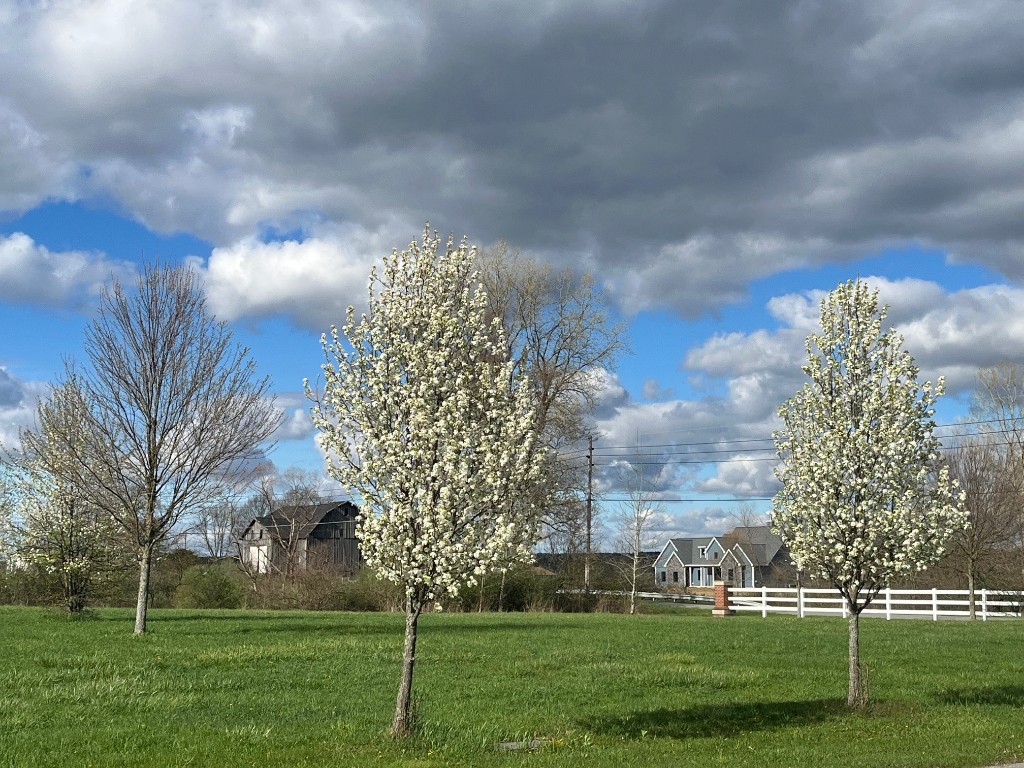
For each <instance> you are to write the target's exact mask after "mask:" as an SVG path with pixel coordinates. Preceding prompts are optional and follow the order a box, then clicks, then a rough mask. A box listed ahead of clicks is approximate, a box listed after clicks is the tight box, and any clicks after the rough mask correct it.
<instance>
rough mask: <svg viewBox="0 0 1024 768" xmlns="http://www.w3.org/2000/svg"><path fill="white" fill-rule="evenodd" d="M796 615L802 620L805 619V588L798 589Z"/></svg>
mask: <svg viewBox="0 0 1024 768" xmlns="http://www.w3.org/2000/svg"><path fill="white" fill-rule="evenodd" d="M796 615H797V616H799V617H800V618H801V619H802V618H803V617H804V588H803V587H797V588H796Z"/></svg>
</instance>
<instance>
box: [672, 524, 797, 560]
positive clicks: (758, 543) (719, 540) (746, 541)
mask: <svg viewBox="0 0 1024 768" xmlns="http://www.w3.org/2000/svg"><path fill="white" fill-rule="evenodd" d="M714 544H717V545H718V546H719V547H720V548H721V550H722V551H721V552H719V551H718V549H717V548H716V549H715V552H716V553H717V555H718V557H713V558H712V557H704V558H702V557H700V556H699V555H700V549H701V547H705V548H708V549H710V548H712V546H713V545H714ZM736 545H739V547H740V549H742V550H743V552H744V554H746V556H747V557H748V558H749V559H750V560H751V561H752V564H753V565H754V566H765V565H769V564H770V563H771V562H772V560H774V559H775V556H776V555H777V554H778V553H779V550H781V549H782V547H783V542H782V539H781V538H780V537H779V536H777V535H776V534H774V533H772V530H771V528H769V527H768V526H767V525H750V526H737V527H736V528H733V530H732V531H730V532H729V533H727V534H725V535H724V536H701V537H697V538H689V539H669V541H668V543H667V544H666V545H665V547H664V548H663V549H662V554H665V551H666V550H667V549H669V548H670V547H671V548H672V549H674V550H675V552H676V554H677V555H678V557H679V559H680V560H682V562H683V563H684V564H685V565H703V564H706V563H710V564H715V565H717V564H718V563H719V562H720V561H721V559H722V556H723V555H724V554H725V552H726V551H727V550H730V549H732V548H733V547H735V546H736ZM709 554H710V553H709ZM660 559H661V557H660V556H659V560H660Z"/></svg>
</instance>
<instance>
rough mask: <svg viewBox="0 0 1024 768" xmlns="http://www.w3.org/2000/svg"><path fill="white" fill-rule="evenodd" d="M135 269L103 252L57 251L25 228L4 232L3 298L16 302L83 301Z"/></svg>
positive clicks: (0, 251) (0, 241)
mask: <svg viewBox="0 0 1024 768" xmlns="http://www.w3.org/2000/svg"><path fill="white" fill-rule="evenodd" d="M134 271H135V268H134V266H133V265H131V264H130V263H127V262H119V261H111V260H110V259H107V258H106V256H104V255H103V254H102V253H96V252H89V251H61V252H54V251H51V250H49V249H48V248H46V247H45V246H43V245H40V244H39V243H36V242H35V241H34V240H33V239H32V238H31V237H29V236H28V235H26V234H24V233H22V232H15V233H14V234H12V235H8V236H3V235H0V300H4V301H8V302H10V303H12V304H46V305H50V306H60V305H63V304H72V305H81V304H82V303H84V302H86V301H88V300H90V299H93V298H95V297H97V296H98V295H99V294H100V293H101V292H102V290H103V287H104V285H105V284H106V283H107V282H108V281H109V280H110V278H111V277H117V278H118V279H121V280H124V279H126V278H130V277H131V276H132V275H133V274H134Z"/></svg>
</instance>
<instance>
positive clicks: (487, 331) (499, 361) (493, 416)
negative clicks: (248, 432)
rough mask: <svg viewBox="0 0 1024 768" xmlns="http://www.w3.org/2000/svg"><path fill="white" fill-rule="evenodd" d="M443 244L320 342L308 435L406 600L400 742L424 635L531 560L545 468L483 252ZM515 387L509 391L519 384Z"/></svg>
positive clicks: (375, 563) (388, 264) (431, 238)
mask: <svg viewBox="0 0 1024 768" xmlns="http://www.w3.org/2000/svg"><path fill="white" fill-rule="evenodd" d="M441 245H442V243H441V240H440V238H439V237H438V235H437V233H436V232H435V233H431V232H430V231H429V229H427V230H425V231H424V233H423V237H422V239H421V240H420V242H415V241H414V242H413V243H411V244H410V246H409V248H408V250H405V251H402V252H398V251H394V252H392V254H391V255H390V257H388V258H386V259H385V260H384V264H383V268H382V270H381V271H380V272H379V273H378V272H377V270H376V269H375V270H374V271H373V273H372V274H371V277H370V296H369V314H367V315H364V316H363V317H362V318H361V319H360V320H359V321H357V320H356V318H355V313H354V310H353V309H351V308H350V309H349V312H348V319H347V322H346V324H345V326H344V327H343V328H342V329H341V330H340V331H339V330H338V329H337V328H332V329H331V332H330V335H329V336H327V335H325V336H324V338H323V339H322V344H323V348H324V355H325V357H326V362H325V364H324V365H323V375H324V379H325V381H324V390H323V392H322V393H320V394H317V393H314V392H313V391H312V390H311V389H310V387H309V384H308V382H307V384H306V387H307V392H308V394H309V396H310V397H311V398H313V399H314V402H315V405H314V407H313V421H314V423H315V424H316V426H317V427H318V428H319V429H320V430H321V437H322V440H323V444H324V445H325V446H326V447H327V448H328V449H330V453H329V471H330V472H331V474H332V475H333V476H334V477H335V478H337V479H338V480H339V481H340V482H341V484H342V485H343V486H344V487H345V488H346V489H348V490H349V492H350V493H351V494H353V496H354V497H357V498H359V499H360V501H361V506H362V510H363V511H362V515H361V517H360V520H359V523H358V529H357V531H358V533H357V535H358V536H359V538H360V540H361V544H362V554H363V557H364V560H365V562H366V563H367V564H368V565H369V566H370V567H372V568H374V569H375V570H376V571H377V572H378V573H379V574H380V575H381V576H382V577H384V578H386V579H389V580H391V581H393V582H396V583H397V584H400V585H401V586H402V587H404V589H405V608H406V621H405V648H404V653H403V660H402V675H401V682H400V684H399V688H398V696H397V700H396V704H395V715H394V720H393V722H392V726H391V731H392V733H393V734H394V735H395V736H404V735H407V734H408V733H409V732H410V729H411V726H412V722H411V719H410V702H411V695H412V683H413V669H414V663H415V659H416V639H417V634H416V633H417V622H418V620H419V617H420V614H421V612H422V610H423V608H424V606H426V605H427V604H428V603H430V602H432V601H436V600H438V599H440V598H442V597H444V596H453V597H454V596H456V595H458V593H459V590H460V588H461V587H462V586H463V585H466V584H473V583H475V581H476V579H477V578H479V576H480V575H482V574H483V573H485V572H486V571H487V570H488V569H489V568H490V567H491V566H492V565H493V563H494V562H495V561H496V560H498V559H499V558H500V559H504V558H505V557H506V556H507V554H508V552H509V551H510V550H514V551H516V552H518V554H519V557H520V559H523V560H525V559H527V558H528V557H529V555H530V547H531V545H532V544H533V542H534V541H535V540H536V533H537V526H536V520H535V518H534V520H532V521H531V520H527V519H524V518H523V517H522V515H521V512H522V510H521V508H518V509H517V510H516V511H515V512H513V505H514V504H515V503H516V502H517V501H518V500H519V499H522V498H533V496H532V495H531V492H532V489H533V485H534V484H535V483H536V482H537V481H538V479H539V476H540V465H541V458H542V454H541V451H540V450H539V449H538V448H537V439H536V430H535V413H534V407H535V399H534V394H533V391H532V390H531V388H530V387H529V386H527V385H526V384H525V383H517V382H515V380H514V378H513V376H512V371H511V365H510V363H509V362H508V360H507V350H506V349H505V347H504V346H503V344H502V333H501V328H500V320H496V321H495V322H490V323H489V322H488V321H487V296H486V294H485V293H484V292H483V291H482V290H481V289H480V288H479V283H478V281H477V280H476V276H475V275H474V273H473V272H472V263H473V258H474V255H475V254H474V252H473V250H472V249H470V248H469V246H468V245H467V243H466V241H465V240H463V241H462V242H461V243H459V244H457V245H456V244H455V243H454V241H453V240H452V238H449V239H448V241H447V246H446V247H444V248H441ZM510 382H512V383H511V384H510Z"/></svg>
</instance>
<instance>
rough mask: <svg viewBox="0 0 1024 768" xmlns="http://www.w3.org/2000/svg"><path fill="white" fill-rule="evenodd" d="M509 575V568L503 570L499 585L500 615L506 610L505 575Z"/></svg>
mask: <svg viewBox="0 0 1024 768" xmlns="http://www.w3.org/2000/svg"><path fill="white" fill-rule="evenodd" d="M506 573H508V569H507V568H502V569H501V583H500V584H499V585H498V613H501V612H502V611H503V610H504V608H505V574H506Z"/></svg>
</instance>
